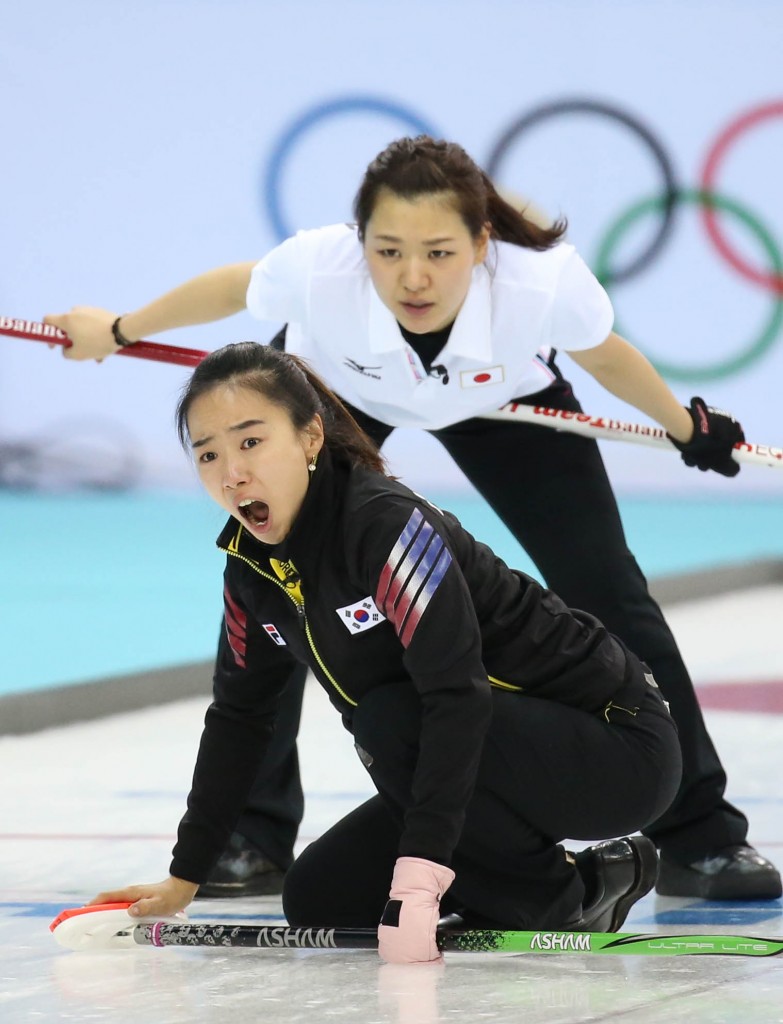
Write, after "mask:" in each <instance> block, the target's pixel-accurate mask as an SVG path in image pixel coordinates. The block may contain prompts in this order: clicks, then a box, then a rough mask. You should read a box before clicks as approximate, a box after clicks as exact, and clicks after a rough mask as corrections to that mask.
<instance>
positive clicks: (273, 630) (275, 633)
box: [264, 622, 288, 647]
mask: <svg viewBox="0 0 783 1024" xmlns="http://www.w3.org/2000/svg"><path fill="white" fill-rule="evenodd" d="M264 629H265V630H266V631H267V633H268V634H269V636H270V637H271V638H272V640H274V642H275V643H276V644H277V646H278V647H287V646H288V645H287V644H286V642H285V640H284V639H283V638H282V637H281V636H280V632H279V630H278V628H277V626H275V625H273V624H272V623H271V622H265V623H264Z"/></svg>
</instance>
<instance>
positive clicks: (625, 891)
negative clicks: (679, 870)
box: [565, 836, 658, 932]
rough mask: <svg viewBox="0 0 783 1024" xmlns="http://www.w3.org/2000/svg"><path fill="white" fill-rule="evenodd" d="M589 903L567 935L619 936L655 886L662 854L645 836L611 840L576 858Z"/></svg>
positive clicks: (585, 904)
mask: <svg viewBox="0 0 783 1024" xmlns="http://www.w3.org/2000/svg"><path fill="white" fill-rule="evenodd" d="M575 860H576V867H577V870H578V871H579V874H580V875H581V876H582V879H583V881H584V883H585V903H584V906H583V907H582V912H581V914H580V916H579V918H578V919H577V920H575V921H569V923H568V924H567V925H566V928H565V930H566V931H574V932H577V931H579V932H616V931H617V930H618V929H619V928H620V927H621V926H622V924H623V922H624V921H625V919H626V917H627V916H628V911H629V910H630V909H631V907H632V906H633V905H634V903H636V902H637V900H640V899H641V898H642V896H646V895H647V893H648V892H649V891H650V890H651V889H652V887H653V886H654V885H655V879H656V876H657V874H658V854H657V853H656V852H655V845H654V844H653V843H652V842H651V841H650V840H649V839H647V838H646V837H645V836H631V837H630V838H629V839H608V840H606V842H603V843H597V844H596V845H595V846H588V848H587V849H586V850H582V851H580V852H579V853H577V854H576V857H575Z"/></svg>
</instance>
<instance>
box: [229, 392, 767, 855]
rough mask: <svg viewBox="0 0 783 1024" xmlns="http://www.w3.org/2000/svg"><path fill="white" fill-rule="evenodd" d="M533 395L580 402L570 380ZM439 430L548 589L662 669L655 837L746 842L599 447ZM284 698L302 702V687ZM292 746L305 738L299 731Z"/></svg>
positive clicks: (691, 849) (495, 427)
mask: <svg viewBox="0 0 783 1024" xmlns="http://www.w3.org/2000/svg"><path fill="white" fill-rule="evenodd" d="M523 401H524V402H526V403H528V404H531V405H533V404H536V405H543V406H547V407H554V408H562V409H571V410H574V411H579V410H581V406H580V405H579V402H578V401H577V399H576V398H575V396H574V394H573V392H572V390H571V387H570V385H569V384H568V383H567V382H566V381H564V380H562V378H561V379H558V381H557V382H556V383H555V384H553V385H552V386H551V387H549V388H547V389H546V390H545V391H541V392H539V393H538V394H536V395H529V396H526V397H525V398H524V399H523ZM351 411H352V412H353V414H354V415H355V417H356V419H357V420H358V422H359V424H360V425H361V426H362V427H363V428H364V429H365V430H366V432H367V433H368V434H369V435H370V437H372V438H373V440H374V441H375V442H376V443H377V444H378V445H379V446H380V445H382V444H383V442H384V440H385V439H386V438H387V437H388V436H389V434H391V432H392V429H393V428H391V427H389V426H387V425H386V424H384V423H380V422H379V421H377V420H374V419H372V418H371V417H369V416H367V415H365V414H364V413H362V412H360V411H359V410H356V409H352V410H351ZM433 434H434V436H435V437H436V438H437V439H438V440H439V441H440V442H441V444H442V445H443V446H444V447H445V448H446V450H447V451H448V452H449V454H450V455H451V457H452V458H453V459H454V461H455V462H456V464H457V465H458V466H459V467H460V469H461V470H462V471H463V473H464V474H465V476H466V477H467V478H468V480H470V482H471V483H472V484H473V485H474V487H475V488H476V489H477V490H478V491H479V493H480V494H481V495H482V496H483V497H484V498H485V499H486V500H487V502H488V504H489V505H490V506H491V507H492V508H493V509H494V510H495V512H496V513H497V515H498V516H499V518H500V519H501V520H502V521H503V522H504V523H505V525H506V526H507V527H508V529H509V530H510V532H511V533H512V535H513V536H514V537H515V539H516V540H517V541H518V542H519V544H520V545H521V546H522V547H523V548H524V549H525V551H526V552H527V553H528V554H529V555H530V557H531V558H532V559H533V561H534V562H535V564H536V566H537V567H538V569H539V571H540V573H541V576H542V578H543V580H544V581H545V582H546V584H547V586H548V587H549V588H550V589H551V590H553V591H554V592H555V593H556V594H558V595H559V596H560V597H561V598H562V599H563V600H564V601H565V602H566V604H568V605H569V606H571V607H572V608H582V609H584V610H585V611H589V612H591V613H592V614H593V615H595V616H597V617H598V618H599V619H600V620H601V621H602V622H603V623H604V625H605V626H606V627H607V629H609V630H610V631H611V632H612V633H615V634H616V635H617V636H619V637H620V638H621V639H622V640H623V641H625V643H626V644H627V646H628V647H630V649H631V650H632V651H633V652H634V653H635V654H636V655H637V656H638V657H639V658H641V659H642V661H644V662H646V663H647V664H648V665H649V666H650V668H651V669H652V671H653V674H654V676H655V678H656V680H657V681H658V684H659V686H660V688H661V691H662V692H663V694H664V696H665V698H666V700H667V701H668V702H669V704H670V706H671V711H672V716H673V717H674V720H675V722H676V723H677V728H678V731H679V734H680V743H681V746H682V754H683V779H682V785H681V787H680V790H679V792H678V794H677V796H676V798H675V800H674V801H673V803H672V805H671V806H670V807H669V809H668V810H667V811H666V812H665V814H663V815H661V817H660V819H659V820H657V821H655V822H654V823H652V824H651V825H649V826H648V827H647V828H646V829H645V833H646V834H647V835H648V836H649V837H650V838H651V839H652V840H653V841H654V842H655V843H656V845H657V846H659V847H660V849H661V850H662V852H663V853H664V855H666V856H669V857H671V858H672V859H675V860H680V861H683V862H687V861H689V860H693V859H695V858H696V857H698V856H701V855H703V854H704V853H706V852H708V851H710V850H712V849H716V848H718V847H721V846H728V845H731V844H735V843H742V842H744V841H745V839H746V836H747V829H748V823H747V819H746V818H745V817H744V815H743V814H742V813H741V812H740V811H739V810H737V808H735V807H733V806H732V805H731V804H730V803H728V802H727V801H726V800H725V799H724V791H725V788H726V775H725V772H724V770H723V767H722V765H721V763H720V760H719V758H718V755H717V753H716V751H715V748H714V746H713V744H712V740H711V739H710V736H709V733H708V732H707V729H706V726H705V724H704V719H703V717H702V713H701V709H700V707H699V704H698V701H697V699H696V694H695V692H694V689H693V683H692V682H691V679H690V676H689V675H688V670H687V668H686V667H685V664H684V662H683V660H682V657H681V655H680V652H679V650H678V648H677V644H676V642H675V639H674V637H673V636H672V633H671V630H670V629H669V626H668V625H667V623H666V620H665V619H664V617H663V613H662V612H661V609H660V608H659V606H658V605H657V604H656V602H655V601H654V600H653V599H652V597H651V596H650V593H649V591H648V589H647V581H646V580H645V578H644V576H643V574H642V571H641V569H640V568H639V566H638V565H637V563H636V560H635V559H634V557H633V555H632V554H631V552H630V551H629V550H628V545H627V543H626V539H625V533H624V531H623V526H622V523H621V520H620V514H619V511H618V508H617V502H616V500H615V497H614V494H613V492H612V488H611V485H610V483H609V479H608V477H607V474H606V470H605V468H604V464H603V460H602V458H601V454H600V452H599V450H598V446H597V444H596V443H595V442H594V441H591V440H589V439H588V438H584V437H579V436H577V435H575V434H567V433H564V432H562V433H561V432H558V431H555V430H551V429H549V428H546V427H540V426H537V425H535V424H526V423H513V422H504V421H502V420H483V419H471V420H465V421H464V422H462V423H457V424H454V425H453V426H450V427H446V428H445V429H443V430H438V431H433ZM284 699H285V700H286V701H288V700H294V699H295V697H294V693H293V692H289V693H288V694H287V695H286V697H285V698H284ZM281 732H282V730H281V729H278V740H279V742H281V743H283V742H284V737H283V736H282V735H281ZM289 743H290V744H291V745H293V744H294V743H295V735H294V734H291V735H290V736H289ZM267 791H268V784H267V782H266V780H265V779H264V777H263V773H262V775H261V776H260V777H259V781H258V783H257V784H256V786H255V787H254V790H253V792H252V794H251V798H250V802H251V806H256V801H263V800H264V799H266V793H267ZM243 829H244V825H243V824H240V827H239V831H240V832H242V831H243ZM264 848H265V847H264V846H263V845H262V849H264Z"/></svg>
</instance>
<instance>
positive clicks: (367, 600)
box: [335, 597, 386, 633]
mask: <svg viewBox="0 0 783 1024" xmlns="http://www.w3.org/2000/svg"><path fill="white" fill-rule="evenodd" d="M335 611H336V612H337V614H338V615H339V616H340V622H342V624H343V625H344V626H345V628H346V629H347V630H348V632H349V633H363V632H364V630H365V629H372V627H373V626H377V625H378V623H379V622H384V621H385V618H386V617H385V616H384V615H381V613H380V612H379V611H378V609H377V608H376V606H375V601H373V599H372V598H371V597H364V598H362V600H361V601H354V603H353V604H347V605H346V606H345V607H344V608H335Z"/></svg>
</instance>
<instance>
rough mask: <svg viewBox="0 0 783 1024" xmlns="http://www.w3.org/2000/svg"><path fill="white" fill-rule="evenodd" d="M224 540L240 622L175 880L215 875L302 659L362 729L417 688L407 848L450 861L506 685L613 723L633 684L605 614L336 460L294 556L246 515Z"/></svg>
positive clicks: (227, 636) (319, 479)
mask: <svg viewBox="0 0 783 1024" xmlns="http://www.w3.org/2000/svg"><path fill="white" fill-rule="evenodd" d="M218 546H219V547H220V548H222V549H223V550H225V551H226V553H227V559H226V570H225V576H224V584H225V586H224V595H225V620H224V628H223V631H222V635H221V640H220V645H219V650H218V657H217V664H216V670H215V679H214V702H213V703H212V705H211V706H210V707H209V709H208V711H207V714H206V718H205V727H204V732H203V735H202V739H201V745H200V749H199V755H198V760H197V764H196V769H195V773H194V777H193V787H192V790H191V793H190V796H189V798H188V810H187V813H186V814H185V816H184V818H183V819H182V822H181V824H180V828H179V833H178V841H177V844H176V846H175V848H174V859H173V862H172V865H171V873H172V874H173V875H175V876H177V877H180V878H185V879H188V880H189V881H193V882H202V881H204V880H205V878H206V877H207V876H208V874H209V871H210V869H211V867H212V865H213V864H214V862H215V860H216V859H217V857H218V856H219V855H220V853H221V851H222V849H223V848H224V846H225V844H226V842H227V840H228V836H229V835H230V833H231V830H232V828H233V826H234V824H235V822H236V821H237V819H238V818H239V816H240V814H241V812H242V810H243V807H244V803H245V800H246V797H247V793H248V791H249V789H250V787H251V785H252V783H253V780H254V778H255V775H256V773H257V770H258V766H259V763H260V760H261V758H262V757H263V755H264V752H265V750H266V747H267V744H268V742H269V737H270V736H271V733H272V731H273V728H274V722H275V716H276V709H277V705H278V700H279V696H280V693H281V692H282V690H283V688H284V686H285V683H286V680H287V679H288V677H289V675H290V672H291V669H292V665H293V663H294V662H295V661H299V662H305V663H306V664H307V665H308V666H309V667H310V669H311V670H312V672H313V674H314V675H315V676H316V678H317V679H318V681H319V682H320V684H321V685H322V686H323V687H324V689H325V690H326V692H327V693H328V695H329V698H330V700H331V702H332V704H333V705H334V706H335V707H336V708H337V710H338V711H340V712H341V714H342V716H343V720H344V723H345V725H346V727H347V728H348V729H349V730H350V729H351V721H352V716H353V712H354V710H355V708H356V707H357V705H358V704H359V703H360V702H361V700H362V698H363V696H364V695H365V694H367V693H368V692H369V691H370V690H372V689H373V688H375V687H378V686H387V685H389V686H397V685H400V684H407V685H410V684H411V683H412V684H413V686H414V687H415V689H416V691H417V692H418V694H419V696H420V699H421V707H422V726H421V736H420V744H419V759H418V763H417V767H416V772H415V777H414V788H413V805H412V807H411V808H410V809H409V811H408V813H407V816H406V820H405V827H404V830H403V834H402V838H401V842H400V848H399V853H400V855H401V856H418V857H425V858H428V859H430V860H434V861H438V862H440V863H444V864H448V863H449V861H450V858H451V854H452V851H453V849H454V846H455V845H456V843H457V840H458V838H459V835H460V832H461V829H462V825H463V821H464V811H465V806H466V804H467V802H468V800H469V798H470V795H471V793H472V790H473V786H474V781H475V776H476V771H477V766H478V761H479V757H480V754H481V749H482V744H483V741H484V737H485V734H486V732H487V729H488V726H489V722H490V718H491V714H492V699H491V687H493V686H496V687H500V688H503V689H507V690H512V691H516V692H518V693H519V695H520V700H524V699H525V697H526V696H530V695H532V696H536V697H540V698H545V699H548V700H552V701H556V702H560V703H563V704H567V705H570V706H572V707H577V708H582V709H584V710H585V711H587V712H591V713H600V712H601V710H602V709H604V708H605V707H606V705H607V704H608V703H609V702H611V701H612V699H613V697H616V696H617V695H618V694H619V693H620V691H621V690H623V688H624V686H625V683H626V675H627V655H626V652H625V649H624V648H623V647H622V645H621V644H620V643H619V642H618V641H617V640H616V639H615V638H614V637H612V636H611V635H610V634H609V633H607V631H606V630H605V629H604V627H603V626H602V625H601V624H600V623H599V622H598V621H597V620H596V619H595V618H593V617H592V616H590V615H588V614H587V613H585V612H580V611H573V610H569V609H568V608H567V607H566V606H565V605H564V604H563V603H562V602H561V601H560V600H559V598H557V597H556V596H555V595H554V594H553V593H551V592H550V591H548V590H545V589H544V588H543V587H542V586H541V585H540V584H539V583H537V582H536V581H535V580H533V579H531V578H530V577H528V576H526V575H524V574H523V573H521V572H517V571H513V570H511V569H509V568H508V567H507V566H506V565H505V564H504V563H503V562H502V561H501V560H500V559H499V558H497V557H496V556H495V555H494V553H493V552H492V551H491V550H490V549H489V548H488V547H486V546H485V545H484V544H481V543H479V542H478V541H476V540H475V539H474V538H473V537H472V536H471V535H470V534H469V533H468V532H467V531H466V530H465V529H463V528H462V526H461V525H460V524H459V522H458V521H457V520H456V519H455V518H454V517H453V516H452V515H451V514H449V513H448V512H441V511H440V510H438V509H437V508H435V507H434V506H433V505H431V504H429V503H428V502H427V501H426V500H425V499H423V498H421V497H420V496H419V495H417V494H414V493H413V492H412V491H410V490H409V489H408V488H407V487H405V486H403V485H402V484H401V483H398V482H396V481H393V480H390V479H389V478H387V477H385V476H383V475H381V474H379V473H375V472H372V471H369V470H366V469H363V468H352V467H350V466H349V465H347V464H346V463H345V462H343V461H341V460H339V459H337V458H335V457H331V456H330V454H329V452H328V451H326V450H324V451H323V452H322V453H321V457H320V459H319V462H318V468H317V469H316V471H315V473H314V474H313V476H312V478H311V481H310V485H309V489H308V493H307V495H306V497H305V501H304V503H303V506H302V509H301V510H300V513H299V515H298V517H297V519H296V522H295V524H294V527H293V529H292V530H291V532H290V534H289V536H288V537H287V538H286V540H285V541H284V542H283V543H282V544H280V545H276V546H271V545H265V544H263V543H261V542H259V541H257V540H256V539H255V538H254V537H253V536H252V535H251V534H250V533H248V532H247V531H246V530H245V529H244V528H243V527H242V526H241V525H240V524H239V523H238V522H237V521H236V520H234V519H230V520H229V522H228V524H227V525H226V527H225V528H224V530H223V532H222V533H221V535H220V537H219V539H218ZM624 697H625V695H624Z"/></svg>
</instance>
